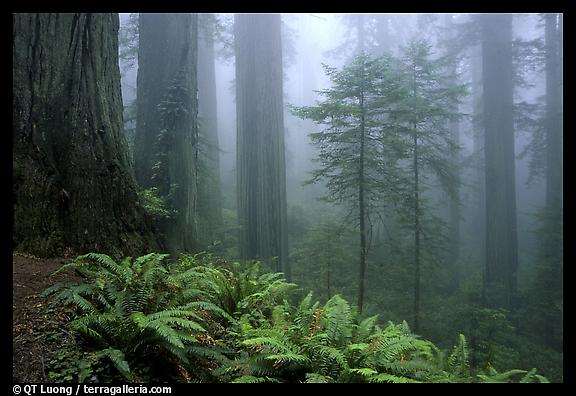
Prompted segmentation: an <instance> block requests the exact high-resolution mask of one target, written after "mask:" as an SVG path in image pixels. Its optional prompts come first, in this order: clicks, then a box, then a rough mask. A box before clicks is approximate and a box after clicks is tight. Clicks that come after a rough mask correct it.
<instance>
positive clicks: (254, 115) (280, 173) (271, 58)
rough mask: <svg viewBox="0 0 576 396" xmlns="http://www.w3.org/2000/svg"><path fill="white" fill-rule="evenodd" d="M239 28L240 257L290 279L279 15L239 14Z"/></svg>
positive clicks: (236, 17)
mask: <svg viewBox="0 0 576 396" xmlns="http://www.w3.org/2000/svg"><path fill="white" fill-rule="evenodd" d="M234 29H235V51H236V116H237V117H236V118H237V120H236V121H237V161H238V162H237V163H238V166H237V169H238V185H237V188H238V220H239V224H240V251H241V256H242V258H243V259H260V260H263V261H266V262H269V263H272V262H275V265H274V266H273V268H274V269H275V270H277V271H283V272H284V273H285V274H286V277H287V278H288V279H289V278H290V267H289V263H288V235H287V228H286V217H287V216H286V169H285V153H284V109H283V94H282V92H283V90H282V45H281V35H280V15H277V14H237V15H235V18H234Z"/></svg>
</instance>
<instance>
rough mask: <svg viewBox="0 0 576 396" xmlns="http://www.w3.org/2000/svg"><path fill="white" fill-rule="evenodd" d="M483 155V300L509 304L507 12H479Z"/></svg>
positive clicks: (512, 267)
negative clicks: (484, 221)
mask: <svg viewBox="0 0 576 396" xmlns="http://www.w3.org/2000/svg"><path fill="white" fill-rule="evenodd" d="M480 18H481V26H482V81H483V102H484V103H483V104H484V118H483V119H484V129H485V134H484V137H485V140H484V141H485V145H484V147H485V149H484V151H485V160H486V272H485V277H486V279H485V295H484V296H485V302H486V304H487V306H489V307H491V308H505V309H508V310H513V309H514V297H515V293H516V270H517V267H518V252H517V225H516V187H515V186H516V184H515V171H514V166H515V165H514V124H513V113H512V112H513V82H512V81H513V80H512V75H513V73H512V15H511V14H483V15H482V16H481V17H480Z"/></svg>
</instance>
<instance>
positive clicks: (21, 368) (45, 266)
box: [12, 253, 69, 383]
mask: <svg viewBox="0 0 576 396" xmlns="http://www.w3.org/2000/svg"><path fill="white" fill-rule="evenodd" d="M65 262H69V259H65V258H51V259H40V258H37V257H34V256H30V255H27V254H19V253H15V254H13V255H12V275H13V292H12V369H13V381H14V382H18V383H25V382H48V378H47V377H46V375H47V373H46V369H45V361H46V357H47V355H48V354H49V352H51V351H53V350H54V349H55V348H57V345H55V343H54V341H49V340H47V338H46V337H45V334H46V332H47V331H49V330H50V329H52V328H55V327H57V326H59V325H61V323H60V322H61V321H59V319H58V318H57V317H54V313H53V312H48V311H47V308H48V307H47V302H46V300H45V299H44V298H43V297H42V296H40V294H41V293H42V291H44V289H45V288H46V287H48V286H50V285H52V284H53V283H54V281H55V280H53V279H50V278H49V275H50V274H51V273H52V272H54V271H55V270H56V269H58V268H60V266H61V265H62V264H63V263H65ZM62 278H63V276H61V277H59V279H62Z"/></svg>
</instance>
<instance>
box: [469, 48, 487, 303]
mask: <svg viewBox="0 0 576 396" xmlns="http://www.w3.org/2000/svg"><path fill="white" fill-rule="evenodd" d="M471 58H472V59H471V74H472V113H473V118H472V133H473V147H474V149H473V155H474V160H473V166H474V170H475V172H474V175H473V177H474V179H473V180H474V182H475V183H474V185H475V186H476V187H475V190H474V191H473V192H474V196H475V197H476V199H477V200H476V201H475V202H474V203H475V204H476V210H475V212H474V218H473V221H472V223H473V225H474V234H473V235H474V237H475V240H476V241H477V242H478V244H477V246H478V262H479V263H482V264H481V266H482V273H483V274H484V273H485V270H486V265H485V263H486V188H485V184H486V172H485V169H486V166H485V159H484V125H483V122H482V119H483V112H484V110H483V107H484V106H483V102H482V95H483V93H482V48H481V46H480V45H478V46H475V47H473V48H472V49H471ZM485 281H486V276H485V274H484V275H483V276H482V300H484V301H485V297H484V295H485V292H486V282H485Z"/></svg>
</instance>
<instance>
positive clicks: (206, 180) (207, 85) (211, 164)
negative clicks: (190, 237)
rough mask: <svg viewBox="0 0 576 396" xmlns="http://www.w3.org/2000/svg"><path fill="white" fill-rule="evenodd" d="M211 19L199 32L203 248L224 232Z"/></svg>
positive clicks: (201, 18)
mask: <svg viewBox="0 0 576 396" xmlns="http://www.w3.org/2000/svg"><path fill="white" fill-rule="evenodd" d="M208 17H210V16H206V15H199V30H198V33H199V34H198V117H199V120H200V121H199V135H200V141H199V147H200V155H201V157H200V158H199V161H200V163H201V164H199V166H200V169H199V170H200V173H201V175H200V183H199V186H198V189H199V191H198V214H199V221H200V222H201V224H200V225H199V237H200V238H201V241H200V242H201V244H202V245H206V244H207V243H211V242H213V241H214V240H215V239H218V233H219V232H220V230H221V228H222V194H221V189H220V151H219V141H218V119H217V117H218V111H217V100H216V68H215V63H214V61H215V57H214V22H213V20H212V19H209V18H208Z"/></svg>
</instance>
